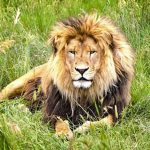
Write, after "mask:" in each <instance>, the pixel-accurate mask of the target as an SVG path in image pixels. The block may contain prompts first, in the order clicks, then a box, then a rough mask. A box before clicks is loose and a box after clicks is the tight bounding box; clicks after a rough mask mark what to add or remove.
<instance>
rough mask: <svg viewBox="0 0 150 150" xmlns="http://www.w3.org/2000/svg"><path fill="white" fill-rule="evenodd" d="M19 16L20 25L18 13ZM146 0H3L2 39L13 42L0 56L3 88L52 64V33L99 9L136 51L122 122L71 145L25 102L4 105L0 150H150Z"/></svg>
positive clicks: (0, 14) (149, 17) (149, 49)
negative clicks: (129, 100) (71, 18)
mask: <svg viewBox="0 0 150 150" xmlns="http://www.w3.org/2000/svg"><path fill="white" fill-rule="evenodd" d="M18 9H20V12H21V14H20V17H19V20H18V22H17V24H16V25H14V19H15V17H16V12H17V10H18ZM148 10H149V2H148V1H147V0H145V1H142V0H139V1H137V2H136V1H134V0H127V1H126V3H124V2H123V1H119V2H118V1H113V0H109V1H99V0H91V1H88V0H80V1H79V0H69V1H68V0H54V1H52V0H43V1H38V0H35V1H32V0H26V1H22V0H14V1H10V0H7V1H4V0H1V1H0V22H1V24H0V41H2V42H3V41H6V40H7V39H8V40H14V41H15V42H14V44H13V45H12V46H11V47H9V48H7V49H5V52H6V54H4V53H1V52H0V89H2V87H4V86H5V85H7V84H8V83H9V82H11V81H13V80H14V79H16V78H17V77H19V76H21V75H23V74H24V73H26V72H27V71H28V70H30V69H31V68H32V67H33V66H37V65H39V64H41V63H44V62H46V61H47V60H48V58H49V55H50V52H51V48H50V47H49V46H47V45H46V44H45V43H46V40H47V39H48V33H49V31H50V29H51V27H52V25H54V23H55V22H56V21H57V20H59V19H64V18H66V17H68V16H77V15H78V14H79V13H81V12H83V11H86V12H93V11H97V12H98V13H99V14H102V15H107V16H110V17H111V18H112V19H113V20H114V21H115V22H116V23H117V24H118V25H119V26H120V27H121V28H122V30H123V31H124V32H125V34H126V36H127V38H128V39H129V41H130V43H131V45H132V46H133V48H134V49H135V52H136V63H135V79H134V82H133V85H132V103H131V104H130V106H129V108H128V109H127V110H125V111H124V115H123V118H122V120H121V122H120V123H118V124H116V125H115V126H114V127H113V128H108V127H105V126H101V127H95V128H92V129H91V130H90V132H88V133H86V134H84V135H76V136H75V139H74V140H73V141H67V140H65V139H64V138H62V139H61V138H60V139H57V138H56V137H55V136H54V132H53V130H52V129H51V128H50V127H49V126H48V125H46V124H43V123H42V111H37V112H36V113H35V114H31V113H30V112H29V111H24V109H20V104H23V103H24V102H23V101H22V100H21V99H20V100H17V101H6V102H5V103H3V104H0V149H13V150H16V149H17V150H21V149H40V150H44V149H62V150H63V149H64V150H65V149H75V150H76V149H79V150H80V149H85V150H86V149H90V150H91V149H92V150H95V149H97V150H99V149H112V150H113V149H114V150H116V149H144V150H148V149H149V148H150V142H149V137H150V109H149V108H150V44H149V40H150V36H149V35H150V27H149V23H150V22H149V21H150V15H148V14H149V12H148ZM9 123H16V124H18V126H19V127H20V129H21V134H15V133H12V131H11V128H10V126H9Z"/></svg>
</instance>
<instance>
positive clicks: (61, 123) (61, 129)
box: [55, 117, 73, 140]
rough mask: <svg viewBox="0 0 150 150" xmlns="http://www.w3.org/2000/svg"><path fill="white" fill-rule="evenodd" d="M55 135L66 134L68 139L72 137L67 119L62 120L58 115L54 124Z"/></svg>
mask: <svg viewBox="0 0 150 150" xmlns="http://www.w3.org/2000/svg"><path fill="white" fill-rule="evenodd" d="M55 135H56V136H66V137H67V138H68V139H69V140H70V139H72V138H73V132H72V131H71V129H70V127H69V122H68V120H62V119H61V118H60V117H59V118H57V121H56V124H55Z"/></svg>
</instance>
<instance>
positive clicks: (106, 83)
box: [0, 14, 134, 134]
mask: <svg viewBox="0 0 150 150" xmlns="http://www.w3.org/2000/svg"><path fill="white" fill-rule="evenodd" d="M49 42H50V44H51V45H52V48H53V54H52V55H51V57H50V59H49V61H48V62H47V63H45V64H43V65H41V66H38V67H36V68H34V69H33V70H31V71H30V72H28V73H27V74H25V75H24V76H22V77H20V78H18V79H17V80H15V81H13V82H12V83H10V84H9V85H8V86H6V87H5V88H4V89H3V90H2V91H1V93H0V100H2V99H5V98H10V97H14V96H15V95H18V94H23V96H24V97H25V99H28V100H32V101H33V103H32V104H34V103H35V101H34V100H35V99H34V98H33V95H34V94H33V93H35V91H36V93H37V102H38V103H39V102H40V103H41V102H42V101H43V100H45V103H44V106H45V107H44V108H45V109H44V110H45V111H44V120H45V121H46V122H51V124H53V125H54V126H55V129H56V131H57V133H58V134H68V133H70V132H71V130H70V128H69V125H68V123H67V122H66V121H63V120H66V119H69V121H70V123H73V125H79V124H80V123H81V122H83V118H84V119H86V120H91V122H90V121H88V122H86V123H84V124H83V126H80V127H78V128H77V129H76V131H85V130H87V129H88V128H89V126H90V125H92V124H96V123H101V122H105V123H107V124H113V123H114V122H116V121H117V120H118V119H119V118H120V117H121V113H122V111H123V109H124V108H125V106H127V105H128V104H129V101H130V98H131V97H130V87H131V81H132V78H133V74H134V65H133V64H134V53H133V51H132V48H131V47H130V45H129V44H128V42H127V41H126V38H125V36H124V35H123V33H122V32H121V31H120V30H119V29H118V27H116V25H114V23H113V22H112V21H111V20H110V19H108V18H105V17H99V16H97V14H94V15H87V14H85V15H82V16H80V17H79V18H69V19H67V20H65V21H61V22H58V23H57V24H56V25H55V26H54V28H53V30H52V32H51V35H50V39H49ZM39 87H40V88H41V90H39V89H40V88H39ZM102 118H103V119H102ZM93 120H98V121H95V122H94V121H93ZM92 121H93V122H92Z"/></svg>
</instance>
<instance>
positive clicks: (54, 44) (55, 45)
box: [51, 37, 58, 54]
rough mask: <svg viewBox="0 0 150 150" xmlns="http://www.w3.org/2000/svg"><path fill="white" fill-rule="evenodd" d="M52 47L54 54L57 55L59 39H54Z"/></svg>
mask: <svg viewBox="0 0 150 150" xmlns="http://www.w3.org/2000/svg"><path fill="white" fill-rule="evenodd" d="M51 46H52V50H53V52H54V54H56V53H57V50H58V48H57V38H56V37H55V38H53V39H52V41H51Z"/></svg>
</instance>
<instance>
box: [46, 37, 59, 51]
mask: <svg viewBox="0 0 150 150" xmlns="http://www.w3.org/2000/svg"><path fill="white" fill-rule="evenodd" d="M47 45H48V46H51V47H52V51H53V53H54V54H56V53H57V51H58V49H59V45H60V36H57V35H55V36H51V37H50V38H49V39H48V41H47Z"/></svg>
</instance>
